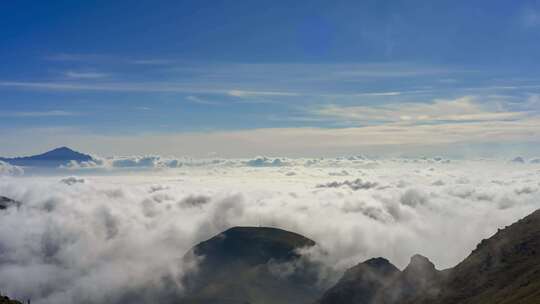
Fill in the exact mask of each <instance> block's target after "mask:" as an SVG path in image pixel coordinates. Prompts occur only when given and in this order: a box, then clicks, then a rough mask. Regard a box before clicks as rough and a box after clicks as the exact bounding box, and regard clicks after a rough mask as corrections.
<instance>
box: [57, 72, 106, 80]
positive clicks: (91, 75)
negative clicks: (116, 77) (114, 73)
mask: <svg viewBox="0 0 540 304" xmlns="http://www.w3.org/2000/svg"><path fill="white" fill-rule="evenodd" d="M64 75H65V76H66V77H67V78H69V79H101V78H107V77H109V76H110V75H109V74H107V73H99V72H77V71H67V72H65V73H64Z"/></svg>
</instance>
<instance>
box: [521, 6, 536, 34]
mask: <svg viewBox="0 0 540 304" xmlns="http://www.w3.org/2000/svg"><path fill="white" fill-rule="evenodd" d="M519 17H520V18H519V21H520V23H521V26H523V27H524V28H525V29H532V28H536V27H538V26H540V10H538V9H535V8H532V7H528V8H526V9H524V10H523V11H522V12H521V15H520V16H519Z"/></svg>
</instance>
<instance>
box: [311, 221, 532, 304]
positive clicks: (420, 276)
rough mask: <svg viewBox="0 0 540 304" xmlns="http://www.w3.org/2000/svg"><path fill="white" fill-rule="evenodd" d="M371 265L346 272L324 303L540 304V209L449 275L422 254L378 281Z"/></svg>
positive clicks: (499, 234) (485, 244) (487, 242)
mask: <svg viewBox="0 0 540 304" xmlns="http://www.w3.org/2000/svg"><path fill="white" fill-rule="evenodd" d="M382 260H384V259H382ZM370 261H371V260H370ZM384 261H385V263H384V265H386V264H388V265H391V264H389V262H388V261H386V260H384ZM368 262H369V261H368ZM368 262H365V263H362V264H360V265H359V266H355V267H353V268H351V269H350V270H349V271H347V272H346V273H345V275H344V276H343V278H342V279H341V280H340V281H339V282H338V283H337V284H336V285H335V286H334V287H332V288H331V289H330V290H329V291H327V292H326V293H325V294H324V296H323V297H322V298H321V300H319V303H321V304H334V303H335V304H337V303H340V304H347V303H355V304H488V303H489V304H540V210H538V211H535V212H534V213H532V214H531V215H529V216H527V217H525V218H524V219H522V220H520V221H518V222H516V223H514V224H512V225H511V226H509V227H506V228H505V229H502V230H499V231H498V232H497V233H496V234H495V235H493V236H492V237H491V238H489V239H487V240H483V241H482V242H481V243H480V244H479V245H478V246H477V248H476V249H475V250H474V251H473V252H472V253H471V254H470V255H469V256H468V257H467V258H466V259H465V260H464V261H463V262H461V263H459V264H458V265H457V266H456V267H454V268H451V269H448V270H445V271H437V270H436V269H435V267H434V265H433V264H432V263H431V262H430V261H429V260H428V259H427V258H424V257H422V256H418V255H417V256H413V257H412V258H411V262H410V264H409V265H408V266H407V267H406V268H405V269H404V270H403V271H401V272H400V271H399V270H395V271H393V272H391V275H380V274H378V272H374V273H376V274H377V276H373V275H371V273H373V269H372V268H373V267H367V263H368ZM361 265H362V267H360V266H361ZM386 267H389V266H386ZM359 269H361V271H360V270H359ZM365 269H367V270H365ZM351 273H357V274H356V275H351ZM364 273H368V274H369V275H365V274H364Z"/></svg>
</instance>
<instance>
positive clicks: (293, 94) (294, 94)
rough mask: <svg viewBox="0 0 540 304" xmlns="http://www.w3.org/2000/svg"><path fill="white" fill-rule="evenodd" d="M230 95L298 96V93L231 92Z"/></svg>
mask: <svg viewBox="0 0 540 304" xmlns="http://www.w3.org/2000/svg"><path fill="white" fill-rule="evenodd" d="M227 94H228V95H230V96H234V97H253V96H298V95H299V94H298V93H292V92H272V91H244V90H230V91H228V92H227Z"/></svg>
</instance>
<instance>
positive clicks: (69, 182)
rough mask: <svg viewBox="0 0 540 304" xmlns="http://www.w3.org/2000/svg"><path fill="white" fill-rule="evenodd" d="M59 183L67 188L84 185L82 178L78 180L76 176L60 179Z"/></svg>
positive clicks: (84, 181)
mask: <svg viewBox="0 0 540 304" xmlns="http://www.w3.org/2000/svg"><path fill="white" fill-rule="evenodd" d="M60 182H61V183H64V184H66V185H68V186H71V185H75V184H84V183H86V180H85V179H84V178H79V177H76V176H69V177H65V178H62V179H61V180H60Z"/></svg>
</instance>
